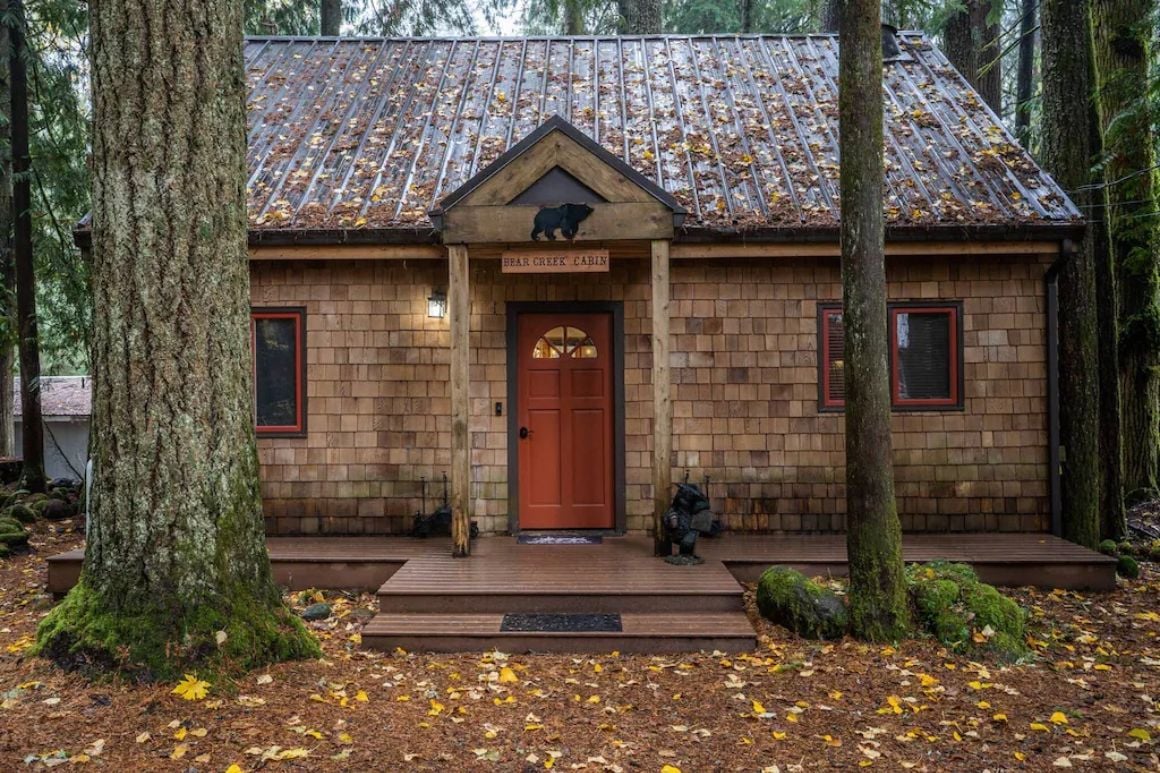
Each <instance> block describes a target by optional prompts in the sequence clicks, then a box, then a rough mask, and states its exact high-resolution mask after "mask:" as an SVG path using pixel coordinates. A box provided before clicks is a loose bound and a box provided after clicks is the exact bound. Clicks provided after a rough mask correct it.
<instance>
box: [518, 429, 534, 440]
mask: <svg viewBox="0 0 1160 773" xmlns="http://www.w3.org/2000/svg"><path fill="white" fill-rule="evenodd" d="M531 434H532V431H531V430H530V429H528V428H527V427H520V440H527V439H528V436H529V435H531Z"/></svg>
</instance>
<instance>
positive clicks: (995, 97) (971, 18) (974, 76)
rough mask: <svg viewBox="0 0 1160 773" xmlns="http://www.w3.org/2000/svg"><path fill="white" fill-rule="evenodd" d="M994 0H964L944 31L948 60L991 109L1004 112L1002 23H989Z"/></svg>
mask: <svg viewBox="0 0 1160 773" xmlns="http://www.w3.org/2000/svg"><path fill="white" fill-rule="evenodd" d="M990 9H991V0H964V8H963V10H961V11H957V12H956V13H953V14H951V15H950V16H949V17H948V18H947V22H946V26H945V27H944V28H943V49H944V51H945V53H946V55H947V59H949V60H950V62H951V64H953V65H954V66H955V69H957V70H958V71H959V72H960V73H962V75H963V77H964V78H966V79H967V82H968V83H970V84H971V85H972V86H973V87H974V88H975V90H976V91H978V92H979V96H981V97H982V98H983V101H984V102H986V103H987V104H988V105H990V106H991V109H992V110H994V111H995V112H996V113H998V114H1000V115H1002V112H1003V104H1002V103H1003V77H1002V76H1003V70H1002V66H1001V59H1000V57H999V53H1000V51H999V24H998V22H996V23H994V24H988V23H987V14H988V12H989V11H990Z"/></svg>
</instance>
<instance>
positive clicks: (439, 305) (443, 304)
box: [427, 290, 447, 319]
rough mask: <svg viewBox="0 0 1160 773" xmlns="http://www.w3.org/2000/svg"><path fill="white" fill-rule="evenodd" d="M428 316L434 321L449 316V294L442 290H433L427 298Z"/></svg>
mask: <svg viewBox="0 0 1160 773" xmlns="http://www.w3.org/2000/svg"><path fill="white" fill-rule="evenodd" d="M427 316H428V317H431V318H433V319H443V318H444V317H446V316H447V293H445V292H443V291H442V290H432V291H431V296H430V297H429V298H427Z"/></svg>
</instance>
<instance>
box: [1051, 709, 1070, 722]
mask: <svg viewBox="0 0 1160 773" xmlns="http://www.w3.org/2000/svg"><path fill="white" fill-rule="evenodd" d="M1051 724H1053V725H1066V724H1067V715H1065V714H1064V713H1063V712H1062V711H1057V712H1055V713H1054V714H1052V715H1051Z"/></svg>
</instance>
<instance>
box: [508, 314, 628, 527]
mask: <svg viewBox="0 0 1160 773" xmlns="http://www.w3.org/2000/svg"><path fill="white" fill-rule="evenodd" d="M517 341H518V346H519V351H518V352H517V353H516V358H517V360H516V362H517V365H518V370H519V394H518V396H517V398H516V399H517V404H518V406H519V417H518V418H519V429H518V434H517V437H515V438H512V441H511V442H513V443H518V444H519V464H520V470H519V473H520V478H519V488H520V490H519V509H520V512H519V519H520V528H521V529H611V528H613V526H614V524H615V520H614V519H615V513H614V511H613V493H612V485H613V484H612V479H613V475H612V458H613V457H612V362H613V358H612V318H611V315H609V314H521V315H520V317H519V335H518V336H517Z"/></svg>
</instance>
